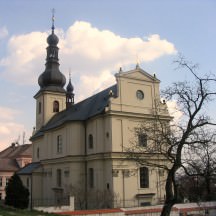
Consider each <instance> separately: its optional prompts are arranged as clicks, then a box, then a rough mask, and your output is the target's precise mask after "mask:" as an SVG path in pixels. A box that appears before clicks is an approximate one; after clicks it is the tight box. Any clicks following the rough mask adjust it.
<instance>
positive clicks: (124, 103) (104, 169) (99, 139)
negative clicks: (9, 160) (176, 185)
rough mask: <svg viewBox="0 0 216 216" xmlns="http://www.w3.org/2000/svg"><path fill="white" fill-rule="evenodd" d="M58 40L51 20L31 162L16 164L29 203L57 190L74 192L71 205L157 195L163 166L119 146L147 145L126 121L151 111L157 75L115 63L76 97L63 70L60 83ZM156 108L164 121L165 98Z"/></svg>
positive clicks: (143, 200) (138, 200)
mask: <svg viewBox="0 0 216 216" xmlns="http://www.w3.org/2000/svg"><path fill="white" fill-rule="evenodd" d="M58 42H59V39H58V37H57V36H56V34H55V32H54V23H53V26H52V33H51V34H50V35H49V36H48V38H47V43H48V47H47V57H46V64H45V71H44V72H43V73H42V74H41V75H40V76H39V78H38V84H39V86H40V89H39V91H38V92H37V93H36V94H35V96H34V98H35V100H36V128H35V130H34V133H33V135H32V137H31V141H32V148H33V155H32V160H33V163H31V164H30V165H28V166H26V167H25V168H23V169H22V170H20V171H19V175H20V176H21V177H22V180H23V182H24V184H25V182H27V181H28V182H29V181H30V182H31V183H30V186H29V190H30V193H31V205H32V206H33V207H34V206H35V205H36V201H37V200H40V201H43V200H44V202H45V200H51V199H55V200H60V199H61V198H63V197H65V196H73V197H74V199H75V209H85V208H87V209H93V208H116V207H132V206H144V205H153V204H158V203H162V202H163V200H164V196H165V190H164V188H165V179H166V173H165V172H160V170H159V169H158V168H152V167H147V166H145V167H143V166H140V165H138V164H137V163H136V162H134V161H133V160H130V158H128V157H127V151H126V149H127V148H129V147H130V145H131V142H133V140H137V144H138V145H141V146H142V147H143V148H145V146H146V145H148V136H146V137H144V139H138V137H136V135H135V133H134V128H135V127H138V126H139V125H140V124H141V123H142V122H143V121H145V120H146V119H151V118H152V115H153V110H154V109H155V101H156V100H160V93H159V84H160V81H159V80H158V79H157V78H156V76H155V75H153V76H152V75H150V74H149V73H147V72H145V71H144V70H143V69H141V68H140V67H139V65H138V64H137V65H136V67H135V68H134V69H133V70H130V71H122V69H120V70H119V71H118V72H117V73H116V74H115V77H116V84H114V85H113V86H110V87H109V88H107V89H105V90H103V91H101V92H99V93H97V94H95V95H92V96H91V97H88V98H86V99H85V100H83V101H81V102H78V103H76V102H75V101H76V100H75V98H74V92H75V91H76V90H75V89H74V87H73V85H72V80H71V77H70V78H69V81H68V84H67V85H66V89H64V86H65V84H66V78H65V76H64V75H63V74H62V73H61V72H60V70H59V65H60V64H59V58H58V54H59V49H58V47H57V44H58ZM160 110H162V111H161V112H162V114H161V115H162V116H163V118H164V119H166V120H167V121H169V120H170V116H169V113H168V110H167V105H166V104H165V103H161V107H160Z"/></svg>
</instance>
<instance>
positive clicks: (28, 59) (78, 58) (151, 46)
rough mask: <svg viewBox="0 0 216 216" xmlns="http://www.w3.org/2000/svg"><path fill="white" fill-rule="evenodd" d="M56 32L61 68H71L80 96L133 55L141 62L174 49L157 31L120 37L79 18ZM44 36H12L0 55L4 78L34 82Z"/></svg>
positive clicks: (40, 68)
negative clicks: (146, 34)
mask: <svg viewBox="0 0 216 216" xmlns="http://www.w3.org/2000/svg"><path fill="white" fill-rule="evenodd" d="M56 34H57V35H58V36H59V38H60V43H59V48H60V53H59V58H60V70H61V71H62V72H64V73H65V75H66V76H67V77H68V71H69V68H71V72H72V82H73V84H74V85H75V86H76V87H77V88H76V89H75V91H76V92H75V94H76V95H80V96H79V98H80V97H82V95H84V96H86V93H87V92H88V94H87V95H90V94H92V93H93V92H94V91H95V90H96V89H101V88H103V87H104V85H107V84H110V83H112V82H114V78H113V76H112V74H113V73H114V71H115V72H117V70H118V68H119V67H120V66H124V67H126V66H127V65H130V64H135V63H136V56H139V59H140V61H141V62H142V61H153V60H154V59H156V58H159V57H161V56H164V55H172V54H175V52H176V50H175V47H174V45H173V44H172V43H170V42H169V41H167V40H165V39H161V38H160V36H159V35H150V36H148V37H147V38H146V39H145V40H144V39H142V38H138V37H134V38H123V37H121V36H119V35H116V34H115V33H113V32H111V31H109V30H99V29H97V28H95V27H92V26H91V24H90V23H88V22H82V21H80V22H79V21H77V22H75V23H74V24H73V25H72V26H70V27H69V28H68V30H67V31H66V32H63V31H62V30H56ZM47 36H48V33H47V32H31V33H29V34H25V35H16V36H13V37H11V38H10V40H9V43H8V55H7V56H6V57H5V58H2V59H0V66H1V67H3V69H4V73H3V75H4V76H5V78H7V79H10V80H13V81H14V82H16V83H19V84H30V85H33V84H34V85H35V84H37V78H38V76H39V74H40V73H42V72H43V71H44V63H45V58H46V50H45V48H46V46H47V44H46V38H47ZM92 81H93V82H94V84H95V85H92ZM90 87H91V88H90ZM92 87H93V88H92Z"/></svg>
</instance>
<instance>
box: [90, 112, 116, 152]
mask: <svg viewBox="0 0 216 216" xmlns="http://www.w3.org/2000/svg"><path fill="white" fill-rule="evenodd" d="M90 134H92V135H93V148H92V149H90V148H89V142H88V141H89V140H88V137H89V135H90ZM111 135H112V127H111V117H109V116H103V117H101V116H100V117H96V118H93V119H90V120H89V121H88V122H87V123H86V147H87V148H86V149H87V154H95V153H100V152H111V147H112V145H111V141H112V139H111Z"/></svg>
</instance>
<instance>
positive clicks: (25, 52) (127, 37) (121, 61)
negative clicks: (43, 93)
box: [0, 0, 216, 150]
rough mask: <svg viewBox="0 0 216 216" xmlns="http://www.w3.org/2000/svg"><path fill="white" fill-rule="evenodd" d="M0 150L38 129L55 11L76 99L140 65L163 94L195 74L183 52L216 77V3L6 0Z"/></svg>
mask: <svg viewBox="0 0 216 216" xmlns="http://www.w3.org/2000/svg"><path fill="white" fill-rule="evenodd" d="M0 5H1V7H0V99H1V102H0V150H2V149H4V148H5V147H7V146H9V145H10V144H11V142H14V141H17V140H18V141H19V142H20V143H23V134H24V133H25V142H26V143H28V142H29V141H28V139H29V137H30V135H31V133H32V129H33V127H34V126H35V100H34V99H33V96H34V94H35V93H36V92H37V91H38V90H39V86H38V84H37V78H38V76H39V74H41V73H42V72H43V71H44V68H45V66H44V64H45V57H46V47H47V43H46V38H47V36H48V35H49V34H50V28H51V16H52V13H51V11H52V8H55V11H56V12H55V26H56V30H55V32H56V34H57V35H58V37H59V39H60V42H59V44H58V45H59V48H60V51H59V59H60V70H61V71H62V72H63V73H64V74H65V76H66V77H67V78H68V74H69V71H71V77H72V82H73V85H74V88H75V100H76V101H80V100H82V99H83V98H85V97H87V96H89V95H91V94H94V93H96V92H97V91H99V90H101V89H104V88H105V87H108V86H109V85H111V84H113V83H114V82H115V78H114V74H115V73H116V72H118V70H119V67H120V66H121V67H122V68H123V70H124V71H127V70H130V69H132V68H134V67H135V65H136V63H137V61H138V62H139V63H140V66H141V67H142V68H143V69H144V70H145V71H147V72H149V73H150V74H153V73H156V75H157V77H158V78H159V79H160V80H161V88H165V87H166V86H168V85H170V84H171V83H172V82H174V81H180V80H185V79H188V77H189V75H188V74H187V73H186V72H184V73H182V72H180V71H178V70H175V68H176V65H174V64H173V60H174V59H175V58H176V57H177V56H178V53H181V54H182V55H184V56H185V57H186V58H187V59H188V60H191V61H193V62H194V63H198V64H199V70H200V71H201V72H203V73H205V72H212V73H216V54H215V53H216V42H215V40H216V26H215V22H216V13H215V9H216V1H214V0H181V1H180V0H178V1H177V0H163V1H159V0H109V1H108V0H107V1H105V0H104V1H102V0H46V1H44V0H34V1H33V0H11V1H6V0H0Z"/></svg>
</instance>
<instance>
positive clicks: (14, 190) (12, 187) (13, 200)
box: [5, 174, 29, 209]
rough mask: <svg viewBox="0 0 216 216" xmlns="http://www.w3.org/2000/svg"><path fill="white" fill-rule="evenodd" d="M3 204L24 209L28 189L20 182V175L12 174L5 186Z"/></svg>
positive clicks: (26, 204)
mask: <svg viewBox="0 0 216 216" xmlns="http://www.w3.org/2000/svg"><path fill="white" fill-rule="evenodd" d="M5 190H6V197H5V204H6V205H9V206H13V207H15V208H20V209H25V208H27V207H28V203H29V191H28V189H27V188H25V187H24V186H23V184H22V181H21V179H20V177H19V176H18V175H17V174H14V175H13V176H12V177H11V178H10V180H9V182H8V185H7V186H6V188H5Z"/></svg>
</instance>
